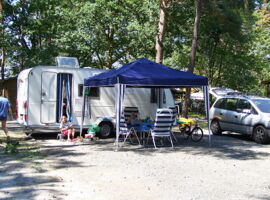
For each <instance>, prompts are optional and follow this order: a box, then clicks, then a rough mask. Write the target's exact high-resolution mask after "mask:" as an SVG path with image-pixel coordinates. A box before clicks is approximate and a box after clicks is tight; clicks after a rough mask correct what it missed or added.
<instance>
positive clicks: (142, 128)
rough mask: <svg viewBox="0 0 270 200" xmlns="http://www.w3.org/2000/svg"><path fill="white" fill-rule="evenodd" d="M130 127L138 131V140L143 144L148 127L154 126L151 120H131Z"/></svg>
mask: <svg viewBox="0 0 270 200" xmlns="http://www.w3.org/2000/svg"><path fill="white" fill-rule="evenodd" d="M131 126H132V127H134V128H135V130H136V131H138V132H140V140H141V141H142V143H143V145H144V144H145V139H146V137H145V136H146V133H149V131H150V129H152V128H154V123H151V122H133V123H132V125H131Z"/></svg>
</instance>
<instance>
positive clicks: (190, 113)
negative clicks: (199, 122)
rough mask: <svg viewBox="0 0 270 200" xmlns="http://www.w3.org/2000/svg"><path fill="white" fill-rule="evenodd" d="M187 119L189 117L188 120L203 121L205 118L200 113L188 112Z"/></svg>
mask: <svg viewBox="0 0 270 200" xmlns="http://www.w3.org/2000/svg"><path fill="white" fill-rule="evenodd" d="M188 117H190V118H201V119H204V118H205V117H206V116H205V115H204V114H201V113H196V112H189V113H188Z"/></svg>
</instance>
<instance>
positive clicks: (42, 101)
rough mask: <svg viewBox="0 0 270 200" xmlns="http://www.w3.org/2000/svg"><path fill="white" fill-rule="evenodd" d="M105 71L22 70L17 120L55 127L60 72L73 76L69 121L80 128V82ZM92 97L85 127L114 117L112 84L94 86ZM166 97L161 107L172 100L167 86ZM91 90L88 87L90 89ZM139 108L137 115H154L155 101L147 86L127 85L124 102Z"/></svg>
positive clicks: (171, 102)
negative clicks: (70, 117)
mask: <svg viewBox="0 0 270 200" xmlns="http://www.w3.org/2000/svg"><path fill="white" fill-rule="evenodd" d="M103 71H104V70H98V69H91V68H63V67H56V66H37V67H34V68H31V69H27V70H24V71H22V72H21V73H20V74H19V76H18V84H17V89H18V97H17V106H18V107H17V112H18V117H17V121H18V122H19V123H20V124H22V125H24V126H26V127H29V128H31V129H35V128H42V127H43V128H46V129H48V128H58V127H59V119H57V115H56V113H57V101H58V100H57V98H58V96H59V94H58V90H57V87H58V86H57V85H58V78H59V74H69V75H70V76H71V77H72V84H71V85H72V88H71V104H72V107H71V108H72V109H71V114H72V123H73V125H74V126H75V127H77V128H79V126H80V123H81V116H82V104H83V96H82V85H83V82H84V79H85V78H87V77H89V76H93V75H96V74H98V73H101V72H103ZM97 90H98V91H99V93H98V95H97V96H95V97H87V98H86V109H85V119H84V127H88V126H89V125H90V124H94V123H100V122H102V120H101V121H100V119H104V118H108V119H111V122H112V125H114V124H113V122H114V118H115V90H114V88H113V87H101V88H97ZM164 91H165V95H164V96H165V97H166V98H165V99H166V101H164V102H163V105H162V107H171V106H174V99H173V96H172V93H171V91H170V89H165V90H164ZM90 93H91V90H90ZM125 106H135V107H138V109H139V117H140V118H141V119H144V118H146V117H150V118H151V119H154V118H155V112H156V108H157V107H158V106H157V103H151V89H150V88H126V92H125V98H124V104H123V107H125Z"/></svg>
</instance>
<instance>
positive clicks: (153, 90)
mask: <svg viewBox="0 0 270 200" xmlns="http://www.w3.org/2000/svg"><path fill="white" fill-rule="evenodd" d="M157 94H158V92H157V89H156V88H151V97H150V98H151V99H150V103H157V99H158V96H157ZM163 103H164V104H166V94H165V91H164V92H163Z"/></svg>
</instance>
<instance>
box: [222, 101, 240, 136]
mask: <svg viewBox="0 0 270 200" xmlns="http://www.w3.org/2000/svg"><path fill="white" fill-rule="evenodd" d="M236 104H237V99H236V98H227V99H226V102H225V109H223V110H222V112H221V113H220V115H221V116H222V124H223V127H221V129H222V130H224V131H233V132H234V131H236V130H237V124H236V117H235V115H236V113H237V112H236Z"/></svg>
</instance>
